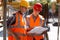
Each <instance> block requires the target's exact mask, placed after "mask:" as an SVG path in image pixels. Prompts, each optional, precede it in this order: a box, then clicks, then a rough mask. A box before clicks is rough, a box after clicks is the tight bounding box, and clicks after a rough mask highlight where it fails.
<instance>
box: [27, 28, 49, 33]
mask: <svg viewBox="0 0 60 40" xmlns="http://www.w3.org/2000/svg"><path fill="white" fill-rule="evenodd" d="M47 30H48V28H44V27H35V28H33V29H32V30H30V31H29V32H28V33H37V34H42V33H43V32H44V31H47Z"/></svg>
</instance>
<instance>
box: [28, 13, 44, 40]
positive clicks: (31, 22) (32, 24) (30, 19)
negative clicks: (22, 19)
mask: <svg viewBox="0 0 60 40" xmlns="http://www.w3.org/2000/svg"><path fill="white" fill-rule="evenodd" d="M27 19H28V20H27V21H28V22H29V23H28V24H29V28H34V27H36V26H40V25H41V23H42V22H41V21H43V20H44V18H43V17H42V16H41V15H39V16H38V17H37V18H36V20H35V21H34V19H33V17H32V14H31V15H28V16H27ZM28 38H29V37H28ZM34 38H35V40H41V39H43V38H44V37H43V35H40V36H34ZM29 39H30V38H29Z"/></svg>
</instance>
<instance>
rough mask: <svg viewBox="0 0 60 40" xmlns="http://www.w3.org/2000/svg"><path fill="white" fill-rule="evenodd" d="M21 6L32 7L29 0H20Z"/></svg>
mask: <svg viewBox="0 0 60 40" xmlns="http://www.w3.org/2000/svg"><path fill="white" fill-rule="evenodd" d="M20 6H24V7H26V8H28V7H30V6H29V2H27V1H21V2H20Z"/></svg>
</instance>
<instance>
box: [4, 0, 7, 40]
mask: <svg viewBox="0 0 60 40" xmlns="http://www.w3.org/2000/svg"><path fill="white" fill-rule="evenodd" d="M6 2H7V0H3V20H4V21H3V40H6V27H7V23H6V9H7V8H6V4H7V3H6Z"/></svg>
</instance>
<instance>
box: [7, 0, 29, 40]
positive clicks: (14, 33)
mask: <svg viewBox="0 0 60 40" xmlns="http://www.w3.org/2000/svg"><path fill="white" fill-rule="evenodd" d="M28 7H29V3H28V2H27V1H21V2H20V11H18V12H16V13H15V14H13V17H11V18H9V19H8V21H7V26H8V27H7V29H8V40H27V36H26V29H25V21H24V18H23V17H25V15H24V14H25V13H26V11H27V9H28Z"/></svg>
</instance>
